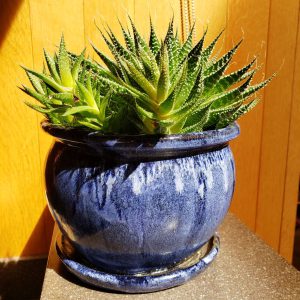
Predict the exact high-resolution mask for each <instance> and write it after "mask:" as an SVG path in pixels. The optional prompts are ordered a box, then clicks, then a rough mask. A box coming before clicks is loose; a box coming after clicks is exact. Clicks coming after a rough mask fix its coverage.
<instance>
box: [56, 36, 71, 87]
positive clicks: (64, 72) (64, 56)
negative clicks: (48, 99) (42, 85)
mask: <svg viewBox="0 0 300 300" xmlns="http://www.w3.org/2000/svg"><path fill="white" fill-rule="evenodd" d="M58 67H59V74H60V79H61V83H62V84H63V85H64V86H67V87H70V88H72V87H73V86H74V80H73V77H72V73H71V69H70V60H69V56H68V52H67V51H66V46H65V40H64V36H63V35H62V36H61V40H60V47H59V54H58Z"/></svg>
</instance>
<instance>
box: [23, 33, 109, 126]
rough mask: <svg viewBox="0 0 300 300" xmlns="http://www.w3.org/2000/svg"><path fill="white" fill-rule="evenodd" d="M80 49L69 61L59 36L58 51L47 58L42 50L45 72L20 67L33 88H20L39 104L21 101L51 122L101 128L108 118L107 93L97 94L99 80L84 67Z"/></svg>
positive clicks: (46, 54)
mask: <svg viewBox="0 0 300 300" xmlns="http://www.w3.org/2000/svg"><path fill="white" fill-rule="evenodd" d="M84 52H85V51H83V52H82V53H81V54H80V55H79V56H77V57H76V59H74V60H71V59H70V58H69V54H68V52H67V50H66V47H65V42H64V37H63V36H62V38H61V42H60V46H59V51H58V54H54V57H51V56H50V55H49V54H48V53H47V51H46V50H44V56H45V61H46V64H47V68H48V74H47V72H46V70H45V68H44V72H42V73H39V72H36V71H34V70H30V69H28V68H25V67H24V69H25V71H26V74H27V76H28V78H29V80H30V82H31V84H32V86H33V88H34V89H31V88H29V87H26V86H24V85H23V87H22V88H21V90H23V91H24V92H25V93H27V94H28V95H30V96H32V97H33V98H35V99H36V100H37V101H38V102H39V103H40V104H42V106H39V105H35V104H32V103H29V102H25V103H26V104H27V105H28V106H29V107H31V108H33V109H35V110H37V111H38V112H40V113H42V114H43V115H45V116H46V118H47V119H49V120H50V121H51V122H52V123H53V124H57V125H62V126H85V127H88V128H90V129H93V130H102V129H103V128H104V127H105V125H106V123H107V120H109V114H108V113H107V107H108V103H109V100H110V96H111V92H110V91H106V94H103V93H101V91H102V90H101V88H100V83H99V82H98V81H97V79H96V78H95V77H93V76H92V74H91V73H90V72H89V71H88V70H87V68H86V67H85V64H84Z"/></svg>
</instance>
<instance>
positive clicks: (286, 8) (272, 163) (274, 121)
mask: <svg viewBox="0 0 300 300" xmlns="http://www.w3.org/2000/svg"><path fill="white" fill-rule="evenodd" d="M270 9H271V11H270V20H269V24H270V25H269V38H268V56H267V73H268V74H271V73H273V72H275V71H277V70H278V69H279V68H280V66H281V65H282V68H280V71H279V73H278V76H277V78H276V79H275V80H274V82H273V83H272V84H271V85H270V87H269V88H267V89H266V91H265V99H264V119H263V120H264V121H263V136H262V144H261V167H260V177H259V189H258V193H259V194H258V206H257V217H256V233H257V234H258V235H259V236H261V237H262V238H263V239H264V240H265V241H266V242H267V243H268V244H269V245H271V246H272V247H273V248H274V249H275V250H278V248H279V240H280V227H281V215H282V205H283V196H284V185H285V174H286V173H285V172H286V160H287V151H288V137H289V123H290V121H289V119H290V113H291V104H292V89H293V76H294V73H293V70H294V59H295V49H296V34H297V24H298V13H299V0H290V1H287V2H284V3H283V2H282V1H280V0H273V1H272V2H271V7H270Z"/></svg>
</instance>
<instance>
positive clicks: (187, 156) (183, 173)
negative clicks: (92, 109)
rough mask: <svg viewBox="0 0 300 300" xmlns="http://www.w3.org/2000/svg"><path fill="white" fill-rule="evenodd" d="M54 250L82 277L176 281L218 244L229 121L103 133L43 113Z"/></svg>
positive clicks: (154, 285) (158, 283) (228, 181)
mask: <svg viewBox="0 0 300 300" xmlns="http://www.w3.org/2000/svg"><path fill="white" fill-rule="evenodd" d="M42 127H43V129H44V130H45V131H46V132H47V133H49V134H50V135H52V136H54V137H55V139H56V141H55V143H54V145H53V147H52V149H51V150H50V152H49V155H48V159H47V164H46V189H47V197H48V204H49V208H50V211H51V213H52V215H53V217H54V219H55V221H56V223H57V225H58V227H59V229H60V232H61V237H60V238H59V239H58V242H57V250H58V254H59V256H60V258H61V260H62V262H63V263H64V264H65V265H66V266H67V268H68V269H69V270H70V271H71V272H72V273H73V274H75V275H76V276H77V277H79V278H80V279H81V280H83V281H85V282H87V283H90V284H92V285H94V286H98V287H101V288H106V289H111V290H118V291H123V292H129V293H138V292H151V291H158V290H162V289H166V288H170V287H173V286H176V285H180V284H182V283H184V282H186V281H187V280H189V279H190V278H192V277H194V276H195V275H197V274H199V273H200V272H202V271H203V270H204V269H205V268H206V267H207V265H208V264H209V263H210V262H211V261H212V260H213V259H214V258H215V257H216V254H217V252H218V249H219V243H218V237H217V236H216V235H215V231H216V229H217V227H218V226H219V225H220V223H221V222H222V220H223V219H224V217H225V215H226V213H227V211H228V208H229V205H230V202H231V199H232V194H233V190H234V183H235V167H234V160H233V156H232V152H231V150H230V147H229V145H228V142H229V141H230V140H232V139H234V138H235V137H236V136H238V134H239V127H238V125H237V124H236V123H234V124H232V125H230V126H228V127H226V128H223V129H219V130H212V131H204V132H200V133H189V134H176V135H168V136H158V135H137V136H114V135H111V136H108V135H101V134H99V133H97V132H93V133H92V132H89V131H86V130H83V129H78V128H72V129H66V128H61V127H56V126H54V125H51V124H50V123H48V122H47V121H44V122H43V123H42Z"/></svg>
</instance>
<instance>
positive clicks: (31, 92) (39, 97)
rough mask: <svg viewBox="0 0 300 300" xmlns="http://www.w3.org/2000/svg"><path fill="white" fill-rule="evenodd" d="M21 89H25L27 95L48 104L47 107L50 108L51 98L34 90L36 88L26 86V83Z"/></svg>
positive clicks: (45, 104)
mask: <svg viewBox="0 0 300 300" xmlns="http://www.w3.org/2000/svg"><path fill="white" fill-rule="evenodd" d="M20 90H21V91H23V92H24V93H26V94H27V95H29V96H31V97H33V98H35V99H36V100H37V101H38V102H40V103H41V104H43V105H44V106H46V108H49V99H48V98H47V97H46V96H45V95H43V94H40V93H38V92H37V91H34V90H32V89H30V88H28V87H26V86H25V85H23V87H22V88H20Z"/></svg>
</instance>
